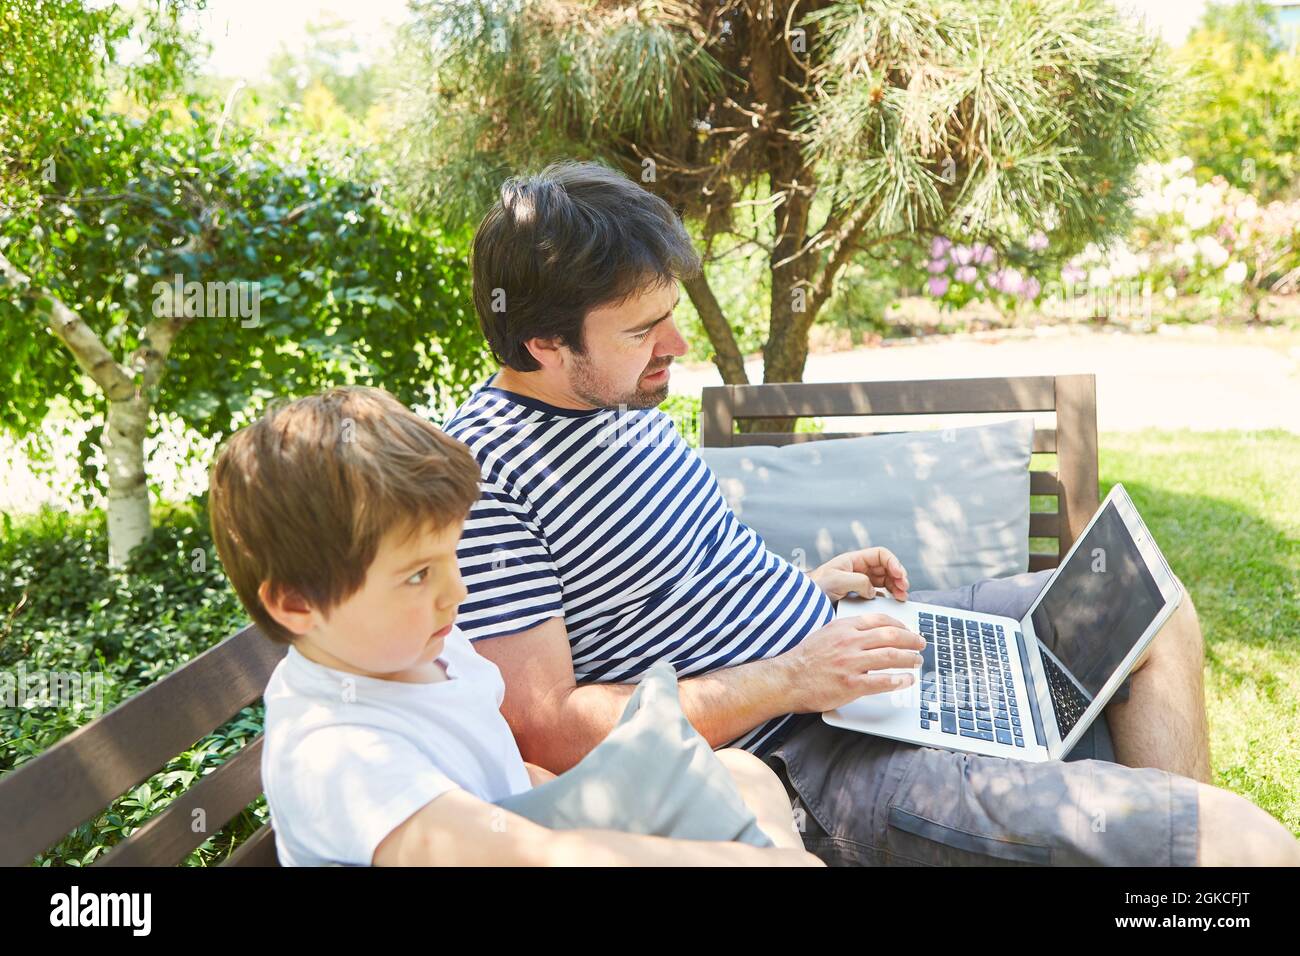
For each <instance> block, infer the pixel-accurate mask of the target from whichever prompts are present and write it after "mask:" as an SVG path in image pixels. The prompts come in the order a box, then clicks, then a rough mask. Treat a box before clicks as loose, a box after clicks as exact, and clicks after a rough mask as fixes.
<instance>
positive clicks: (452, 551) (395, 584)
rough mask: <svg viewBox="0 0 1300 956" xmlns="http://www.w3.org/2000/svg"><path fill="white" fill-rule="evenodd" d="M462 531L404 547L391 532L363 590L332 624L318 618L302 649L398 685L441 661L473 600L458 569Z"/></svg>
mask: <svg viewBox="0 0 1300 956" xmlns="http://www.w3.org/2000/svg"><path fill="white" fill-rule="evenodd" d="M462 526H463V522H456V523H454V524H451V525H448V526H447V527H445V528H442V529H438V530H434V529H432V528H429V527H426V528H424V529H422V530H421V531H420V532H419V533H418V534H415V535H413V536H411V537H410V538H409V539H407V540H404V541H403V540H400V538H401V535H400V534H399V532H398V531H397V530H396V529H395V530H394V531H392V532H390V533H389V535H388V536H387V537H385V538H384V540H383V541H381V542H380V545H379V550H378V551H377V552H376V554H375V560H374V562H373V563H372V564H371V565H370V568H369V569H368V570H367V572H366V580H365V583H364V584H362V586H361V589H360V590H358V591H357V592H356V593H355V594H353V595H352V596H351V597H349V598H348V599H347V600H345V601H343V602H342V603H341V604H339V605H338V606H337V607H335V608H334V609H333V610H332V611H331V612H330V613H329V616H328V617H325V616H322V615H321V614H320V613H319V612H313V615H312V618H313V621H314V626H313V627H312V628H311V629H310V630H309V631H308V632H307V633H305V634H303V635H302V636H301V637H300V638H299V640H298V642H297V646H298V648H299V650H300V651H301V652H302V653H304V654H305V655H306V656H308V657H311V658H313V659H318V660H319V661H320V663H323V664H325V665H326V666H333V667H335V668H336V669H346V670H349V671H353V672H355V673H360V674H365V675H368V676H372V677H379V678H394V677H396V678H400V677H401V676H402V674H403V672H406V671H410V670H411V669H412V668H417V667H420V666H421V665H425V664H428V663H429V662H430V661H432V660H433V659H434V658H436V657H437V656H438V655H439V654H441V653H442V649H443V644H444V641H445V639H446V637H447V634H448V633H449V632H450V631H451V625H452V622H453V621H454V620H455V618H456V607H457V606H458V605H459V604H460V602H461V601H463V600H464V599H465V595H466V593H467V591H466V589H465V585H464V583H463V582H462V581H461V577H460V568H459V566H458V565H457V562H456V545H457V543H458V542H459V541H460V533H461V528H462ZM314 650H319V651H323V652H324V655H325V657H322V656H321V655H313V654H312V653H311V651H314ZM325 658H328V659H325ZM329 659H332V661H333V663H331V661H330V660H329ZM339 665H343V667H342V668H340V667H339Z"/></svg>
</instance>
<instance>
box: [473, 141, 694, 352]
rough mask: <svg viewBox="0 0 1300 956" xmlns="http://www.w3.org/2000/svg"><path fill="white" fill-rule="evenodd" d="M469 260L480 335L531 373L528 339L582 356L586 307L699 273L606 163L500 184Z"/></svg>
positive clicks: (672, 227) (654, 210) (645, 200)
mask: <svg viewBox="0 0 1300 956" xmlns="http://www.w3.org/2000/svg"><path fill="white" fill-rule="evenodd" d="M473 259H474V263H473V265H474V307H475V309H476V310H477V311H478V318H479V324H480V325H481V326H482V327H483V335H484V337H486V338H487V341H488V345H490V346H491V348H492V354H493V355H495V356H496V358H497V361H498V362H500V363H501V364H502V365H505V366H508V367H509V368H512V369H515V370H516V371H519V372H532V371H535V370H536V369H537V368H539V366H538V364H537V361H536V359H534V358H533V357H532V355H531V354H530V353H529V351H528V349H527V347H526V346H525V345H524V343H525V342H527V341H528V340H529V339H532V338H539V337H540V338H558V339H559V340H560V341H561V342H563V343H564V344H565V345H566V346H568V347H569V348H571V349H573V350H574V351H576V352H578V353H582V352H583V351H584V345H583V340H582V323H583V320H584V319H585V318H586V316H587V313H588V312H589V311H590V310H591V309H593V308H596V307H598V306H605V305H617V304H618V303H620V302H623V301H625V300H626V299H627V298H629V297H630V296H631V295H633V294H634V293H637V292H640V291H643V290H645V289H648V288H653V287H654V286H656V285H658V284H659V283H662V282H668V281H671V280H674V279H680V278H684V277H687V276H689V275H692V274H694V273H695V272H697V271H698V270H699V268H700V258H699V254H698V253H697V252H696V251H695V247H694V246H693V245H692V244H691V238H690V236H689V235H688V234H687V232H686V229H685V227H684V226H683V225H682V223H681V220H680V219H678V217H677V215H676V214H675V213H674V212H673V210H672V207H670V206H669V205H668V203H666V202H664V200H662V199H661V198H659V197H658V196H656V195H654V194H653V193H651V192H647V191H646V190H644V189H642V188H641V187H640V186H639V185H637V184H636V183H634V182H632V181H631V180H630V179H628V178H627V177H626V176H623V175H622V174H621V173H619V172H617V171H615V170H612V169H609V168H608V167H606V166H601V165H598V164H596V163H578V162H572V161H569V162H562V163H553V164H551V165H550V166H547V167H546V168H545V169H544V170H542V171H541V172H540V173H538V174H536V175H533V176H516V177H513V178H511V179H508V180H506V182H505V183H503V184H502V186H501V198H500V199H499V200H498V201H497V202H496V204H495V205H493V207H492V208H491V209H490V210H488V213H487V215H486V216H484V217H483V221H482V222H481V223H479V227H478V231H477V232H476V233H475V235H474V252H473Z"/></svg>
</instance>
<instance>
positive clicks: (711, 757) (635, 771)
mask: <svg viewBox="0 0 1300 956" xmlns="http://www.w3.org/2000/svg"><path fill="white" fill-rule="evenodd" d="M497 805H498V806H500V807H504V808H505V809H507V810H509V811H510V812H512V813H517V814H519V815H520V816H522V817H526V818H527V819H529V820H532V821H533V822H534V823H539V824H541V825H542V826H544V827H548V828H550V829H552V830H575V829H584V828H588V827H594V828H596V829H600V830H620V831H622V832H624V833H642V834H646V835H652V836H663V837H675V838H677V839H680V840H721V841H728V840H734V841H737V842H740V843H748V844H750V845H751V846H761V847H770V846H772V845H773V843H772V841H771V840H770V839H769V838H768V836H767V834H765V833H764V832H763V831H762V830H760V829H759V827H758V820H757V819H756V818H755V817H754V814H753V812H752V811H751V810H750V809H749V807H748V806H747V805H746V804H745V802H744V800H743V799H741V796H740V791H739V790H738V789H737V788H736V784H735V781H734V780H732V777H731V774H730V772H728V770H727V768H726V767H725V766H723V764H722V761H720V760H719V759H718V756H717V754H715V753H714V752H713V750H712V748H710V747H709V742H708V741H707V740H705V739H704V738H703V737H701V736H700V734H699V732H698V731H697V730H696V729H695V728H694V726H692V725H691V722H690V721H689V720H687V719H686V715H685V714H684V713H682V706H681V701H680V699H679V698H678V695H677V674H676V672H675V671H674V670H673V667H672V664H670V663H668V661H660V662H659V663H657V664H655V665H654V666H653V667H651V668H650V669H649V670H648V671H646V673H645V676H644V677H643V678H642V680H641V683H640V685H639V686H638V687H637V689H636V691H635V692H634V693H633V694H632V697H631V699H630V700H629V701H628V703H627V707H626V708H625V709H624V710H623V716H622V717H620V718H619V721H618V723H617V724H616V725H615V727H614V729H613V730H611V731H610V733H609V736H608V737H606V738H605V739H604V740H602V741H601V742H600V743H599V744H597V745H596V747H595V748H594V749H593V750H592V751H591V752H590V753H589V754H587V756H585V757H583V758H582V760H580V761H579V762H578V764H577V765H576V766H575V767H573V769H571V770H568V771H566V772H565V773H562V774H560V775H559V776H558V777H556V778H555V779H554V780H548V781H547V782H546V783H544V784H542V785H541V786H539V787H534V788H533V789H532V790H526V791H524V792H523V793H517V794H514V795H512V796H509V797H506V798H505V799H504V800H498V801H497Z"/></svg>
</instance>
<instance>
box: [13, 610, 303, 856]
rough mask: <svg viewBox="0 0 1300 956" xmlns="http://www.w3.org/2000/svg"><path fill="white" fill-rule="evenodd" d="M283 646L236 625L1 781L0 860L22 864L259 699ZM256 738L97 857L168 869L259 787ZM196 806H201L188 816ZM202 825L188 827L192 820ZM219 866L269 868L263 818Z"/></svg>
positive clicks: (271, 848) (270, 848)
mask: <svg viewBox="0 0 1300 956" xmlns="http://www.w3.org/2000/svg"><path fill="white" fill-rule="evenodd" d="M286 650H287V647H286V646H285V645H283V644H276V643H273V642H272V641H270V640H268V639H267V638H265V637H264V636H263V635H262V633H261V632H260V631H259V630H257V628H255V627H251V626H250V627H246V628H244V629H243V630H242V631H240V632H239V633H238V634H236V635H234V636H233V637H230V638H227V639H226V640H224V641H222V642H221V643H220V644H218V645H217V646H216V647H213V648H211V649H209V650H207V651H204V652H203V653H202V654H200V655H199V656H198V657H196V658H194V660H192V661H190V662H189V663H187V664H185V665H184V666H182V667H179V668H177V669H176V670H175V671H173V672H172V673H171V674H168V675H167V676H166V677H164V678H163V679H162V680H160V681H158V682H157V683H156V684H153V685H151V686H150V687H147V688H145V689H144V690H143V691H141V692H140V693H138V694H136V695H135V696H134V697H132V698H131V699H130V700H126V701H123V702H122V703H121V704H119V705H118V706H117V707H114V708H113V709H112V710H110V711H109V712H108V713H107V714H104V715H103V716H102V717H99V718H97V719H95V720H93V721H91V722H90V723H88V724H86V725H85V726H84V727H79V728H77V729H76V730H75V731H73V732H72V733H70V734H68V736H67V737H64V738H63V739H62V740H60V741H59V742H58V743H56V744H55V745H54V746H53V747H51V748H50V749H49V750H47V751H45V752H44V753H42V754H40V755H39V756H37V757H35V758H33V759H31V760H29V761H27V763H25V764H23V765H22V766H20V767H19V768H18V769H16V770H14V771H12V772H11V773H8V774H6V775H5V776H4V777H0V820H2V821H3V824H0V866H26V865H27V864H29V863H31V862H32V860H33V858H34V857H35V856H36V855H37V854H38V853H42V852H44V851H45V850H47V849H49V848H50V847H51V846H53V845H55V844H56V843H58V842H59V841H60V840H62V839H63V838H64V837H65V836H66V835H67V834H68V833H70V832H71V831H72V830H73V829H75V828H76V827H78V826H80V825H81V824H82V823H84V822H85V821H87V820H90V819H93V818H94V817H95V816H96V815H98V814H99V813H100V812H101V811H102V810H103V809H104V808H105V807H107V806H108V805H109V804H110V803H112V802H113V801H114V800H115V799H117V797H119V796H120V795H121V794H123V793H125V792H126V791H128V790H130V789H132V788H133V787H136V786H138V785H139V784H141V783H142V782H143V781H145V780H148V779H149V778H150V777H151V776H153V775H154V774H155V773H157V772H158V771H159V770H160V769H161V768H162V767H163V766H164V765H166V764H167V762H168V761H170V760H171V759H172V758H174V757H175V756H176V755H177V754H179V753H182V752H184V751H185V750H187V749H188V748H189V747H191V746H193V745H194V742H195V741H196V740H199V739H201V738H202V737H204V736H206V735H207V734H210V733H212V731H214V730H216V729H217V728H218V727H220V726H221V725H222V724H224V723H226V722H227V721H228V720H230V719H231V718H232V717H234V716H235V715H236V714H238V713H239V711H240V709H241V708H244V707H247V706H248V705H249V704H251V703H253V702H254V701H256V700H258V699H259V698H260V697H261V696H262V691H263V690H264V689H265V687H266V682H267V681H268V680H269V679H270V677H271V671H273V670H274V669H275V665H276V664H277V663H279V661H280V658H282V657H283V656H284V654H285V652H286ZM261 758H262V736H261V735H260V734H259V735H258V736H257V737H255V738H254V739H253V740H251V741H249V742H248V744H246V745H245V746H244V747H243V748H242V749H241V750H240V751H239V752H238V753H236V754H235V755H234V756H233V757H231V758H229V759H228V760H226V762H225V763H223V764H222V765H221V766H220V767H218V768H217V769H216V770H213V771H212V772H211V773H209V774H208V775H206V776H204V777H200V778H199V779H198V780H197V781H196V782H195V784H194V785H193V786H192V787H190V788H189V789H188V790H186V791H185V793H183V794H182V795H181V796H180V797H178V798H177V799H176V800H174V801H172V802H171V803H170V804H168V806H167V807H166V808H165V809H164V810H162V811H160V812H159V813H157V814H155V815H154V816H153V817H152V818H150V819H149V820H148V821H147V822H145V823H144V825H142V826H141V827H140V828H139V829H138V830H136V831H135V832H134V833H132V834H131V835H130V836H129V837H127V838H126V839H125V840H123V841H122V842H120V843H118V844H117V845H116V846H115V847H113V848H112V849H111V850H109V851H107V852H106V853H103V854H101V855H100V856H99V858H98V859H96V860H95V862H94V864H93V865H94V866H174V865H176V864H179V863H181V862H183V861H184V860H185V858H186V857H187V856H188V855H189V854H190V852H191V851H192V850H193V849H194V848H195V847H197V846H198V845H199V844H201V843H202V842H203V841H204V840H206V839H208V837H210V836H212V834H214V833H216V832H217V831H218V830H220V829H221V828H222V827H223V826H224V825H225V824H226V823H228V822H229V821H230V820H231V819H232V818H233V817H234V816H236V815H237V814H238V813H239V812H240V811H242V810H243V809H244V808H246V807H247V806H248V805H249V804H251V803H253V802H254V801H255V800H256V799H257V798H258V796H260V795H261V793H262V774H261ZM195 811H202V817H201V818H200V817H196V816H195ZM196 819H202V820H203V821H204V822H205V826H203V827H202V828H201V829H200V830H199V832H196V828H195V826H194V821H195V820H196ZM222 865H223V866H275V865H276V856H275V839H274V836H273V835H272V833H271V828H270V826H269V825H265V826H262V827H259V828H258V830H257V832H256V833H254V834H253V835H252V836H251V837H249V838H248V839H247V840H245V841H244V843H243V844H242V845H241V846H240V847H239V848H238V849H236V850H235V852H234V853H232V854H231V855H230V858H229V859H227V860H226V861H225V863H223V864H222Z"/></svg>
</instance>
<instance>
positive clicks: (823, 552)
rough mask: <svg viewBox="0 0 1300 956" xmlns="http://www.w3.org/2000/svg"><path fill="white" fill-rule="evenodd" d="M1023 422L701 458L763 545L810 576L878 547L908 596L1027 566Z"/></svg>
mask: <svg viewBox="0 0 1300 956" xmlns="http://www.w3.org/2000/svg"><path fill="white" fill-rule="evenodd" d="M1033 437H1034V423H1033V419H1032V418H1017V419H1011V420H1008V421H1005V422H996V423H994V424H991V425H979V426H975V427H967V428H948V429H944V430H942V431H925V432H903V433H899V434H895V435H870V436H867V437H865V438H835V439H828V440H826V441H813V442H806V443H803V444H799V445H784V446H753V447H743V448H702V449H700V454H701V455H702V456H703V458H704V460H705V462H707V463H708V465H709V467H710V468H711V469H712V470H713V472H714V474H715V475H717V477H718V482H719V484H720V485H721V486H722V492H723V494H724V495H725V496H726V498H727V500H728V502H729V503H730V504H731V507H732V509H733V510H734V511H735V512H736V514H737V516H738V517H739V518H740V520H741V521H743V522H744V523H745V524H747V525H749V526H750V527H751V528H753V529H754V530H755V531H757V532H758V533H759V535H760V536H762V538H763V540H764V542H765V543H766V544H767V547H768V548H769V549H770V550H771V551H774V552H775V553H777V554H779V555H781V556H782V557H784V558H786V559H787V560H789V561H792V562H793V563H795V564H796V565H799V566H801V567H806V568H813V567H816V566H817V565H819V564H821V563H822V562H824V561H826V560H827V559H829V558H832V557H834V556H835V555H837V554H839V553H841V552H843V551H853V550H856V549H858V548H869V547H874V546H877V545H878V546H882V547H885V548H888V549H889V550H890V551H892V552H894V554H896V555H898V559H899V560H900V561H902V562H903V567H905V568H906V569H907V576H908V580H909V582H910V584H911V586H912V589H913V590H925V589H930V588H950V587H959V586H962V585H966V584H972V583H974V582H975V581H979V580H981V579H983V578H992V577H1001V576H1003V575H1007V574H1017V573H1020V572H1022V571H1026V570H1027V569H1028V567H1029V456H1030V453H1031V451H1032V448H1033Z"/></svg>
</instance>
